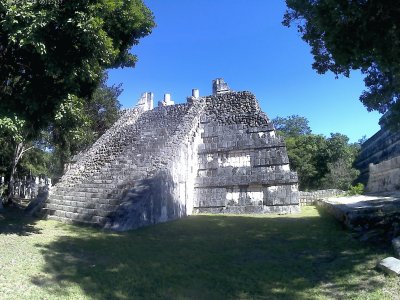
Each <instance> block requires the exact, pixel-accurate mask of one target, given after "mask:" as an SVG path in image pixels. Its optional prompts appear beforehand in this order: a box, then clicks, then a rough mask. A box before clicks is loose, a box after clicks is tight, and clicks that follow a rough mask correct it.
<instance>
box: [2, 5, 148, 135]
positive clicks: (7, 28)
mask: <svg viewBox="0 0 400 300" xmlns="http://www.w3.org/2000/svg"><path fill="white" fill-rule="evenodd" d="M152 27H154V22H153V16H152V14H151V12H150V11H149V10H148V8H147V7H146V6H145V5H144V4H143V3H142V1H141V0H130V1H123V0H114V1H110V0H93V1H86V0H85V1H83V0H77V1H1V2H0V61H1V64H0V99H1V101H0V116H8V117H12V116H13V115H14V114H16V115H17V116H18V118H19V119H21V120H26V122H27V123H29V128H31V130H35V131H38V130H39V129H40V128H44V127H45V125H48V124H49V123H50V122H52V120H53V119H54V116H55V114H56V112H58V113H60V112H62V107H61V106H62V105H63V103H65V101H66V102H68V101H72V100H71V97H77V98H80V99H87V98H90V95H91V94H92V92H93V91H94V90H95V88H96V86H97V85H98V83H99V81H100V79H101V74H102V72H103V70H104V69H106V68H118V67H132V66H134V64H135V62H136V57H135V56H134V55H132V54H130V53H129V49H130V48H131V47H132V45H136V44H138V42H139V39H140V38H142V37H144V36H146V35H148V34H149V33H150V32H151V29H152Z"/></svg>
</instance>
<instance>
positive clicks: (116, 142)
mask: <svg viewBox="0 0 400 300" xmlns="http://www.w3.org/2000/svg"><path fill="white" fill-rule="evenodd" d="M199 109H201V105H199V104H195V105H194V104H191V105H190V104H182V105H175V106H169V107H162V108H157V109H154V110H152V111H146V112H139V111H137V110H135V109H134V110H130V111H128V112H126V113H125V114H124V115H123V116H122V117H121V119H120V120H119V121H118V124H116V125H114V126H113V127H112V128H111V129H110V130H109V131H108V132H107V133H106V134H105V135H104V136H103V137H102V138H101V139H100V140H99V141H98V142H96V144H95V145H94V146H93V147H92V149H90V150H89V151H88V152H87V153H85V154H84V155H83V156H82V157H81V159H80V161H78V162H77V163H76V164H75V166H74V168H73V169H71V170H69V171H68V172H67V173H66V174H65V175H64V176H63V177H62V180H61V182H60V183H59V184H58V185H56V186H55V187H54V188H53V190H52V191H51V193H50V195H49V198H48V200H47V202H46V203H45V206H44V210H45V213H46V216H47V218H48V219H55V220H60V221H65V222H74V223H75V222H77V223H85V224H91V225H98V226H102V227H104V226H106V227H113V226H114V225H113V224H114V221H115V218H116V212H117V210H118V208H119V207H120V205H121V203H122V202H123V199H124V198H126V195H127V194H129V190H130V189H131V188H135V192H136V193H138V195H141V194H140V191H139V190H140V184H141V183H142V182H143V181H144V180H146V179H149V178H152V177H154V176H156V175H157V174H159V173H160V172H161V171H162V170H165V169H166V167H167V165H168V164H170V163H171V161H173V159H174V156H176V152H177V151H176V150H177V149H178V148H179V147H180V146H181V144H182V139H184V138H185V136H187V135H188V134H189V133H190V131H191V130H192V127H193V125H194V124H192V123H193V120H194V119H195V117H196V116H198V115H199V114H198V110H199ZM188 112H191V113H188ZM185 117H186V118H185ZM150 222H156V220H150ZM114 229H115V228H114ZM117 229H118V228H117Z"/></svg>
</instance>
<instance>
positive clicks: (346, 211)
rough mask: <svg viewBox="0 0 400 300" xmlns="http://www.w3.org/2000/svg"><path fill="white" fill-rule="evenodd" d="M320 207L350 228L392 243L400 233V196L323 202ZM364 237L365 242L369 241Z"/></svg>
mask: <svg viewBox="0 0 400 300" xmlns="http://www.w3.org/2000/svg"><path fill="white" fill-rule="evenodd" d="M316 205H317V206H318V207H321V208H323V209H324V210H326V211H327V212H328V213H330V214H332V215H333V216H334V217H335V218H336V219H338V220H339V221H341V222H343V223H344V224H345V225H346V226H347V227H348V228H350V229H352V230H355V231H358V232H361V233H367V232H369V233H371V232H373V234H369V235H368V236H371V237H372V236H373V235H374V234H375V235H379V239H380V240H382V239H384V240H391V239H392V238H393V237H394V236H397V235H398V234H399V233H400V193H382V194H369V195H360V196H351V197H337V198H328V199H323V200H319V201H317V202H316ZM368 236H364V239H368Z"/></svg>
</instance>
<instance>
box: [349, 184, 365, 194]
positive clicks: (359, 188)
mask: <svg viewBox="0 0 400 300" xmlns="http://www.w3.org/2000/svg"><path fill="white" fill-rule="evenodd" d="M347 194H348V195H349V196H354V195H362V194H364V185H363V184H362V183H357V184H356V185H354V186H352V187H350V189H349V190H348V191H347Z"/></svg>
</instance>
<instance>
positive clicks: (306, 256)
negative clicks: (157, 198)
mask: <svg viewBox="0 0 400 300" xmlns="http://www.w3.org/2000/svg"><path fill="white" fill-rule="evenodd" d="M387 255H390V253H385V252H384V250H382V249H379V248H372V247H369V246H367V245H366V244H362V243H360V242H358V241H356V240H353V239H352V238H351V236H350V234H349V233H348V232H346V231H344V230H343V229H342V227H341V225H340V224H338V223H337V222H336V221H335V220H333V219H332V218H331V217H330V216H326V215H323V216H322V217H321V216H320V215H319V213H318V212H317V211H316V209H315V208H313V207H307V208H303V212H302V213H301V214H300V215H293V216H276V215H272V216H255V217H254V216H221V215H218V216H214V215H212V216H210V215H200V216H192V217H189V218H186V219H183V220H179V221H174V222H170V223H166V224H160V225H156V226H153V227H148V228H143V229H140V230H136V231H131V232H126V233H110V232H104V231H99V230H96V229H92V228H85V227H78V226H72V225H66V224H61V223H57V222H53V221H36V220H34V219H27V218H25V217H24V218H22V217H21V216H20V215H19V214H18V213H15V212H14V213H12V214H10V213H7V214H6V215H4V213H3V215H2V214H1V212H0V299H114V298H117V299H142V298H144V299H276V298H278V299H281V298H282V299H332V298H334V299H337V298H346V299H351V298H359V299H395V297H396V296H397V291H398V290H399V289H400V281H399V279H398V278H389V277H384V276H383V275H382V274H381V273H379V272H377V271H375V270H374V266H375V264H376V261H377V260H379V259H382V258H384V257H385V256H387Z"/></svg>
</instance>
